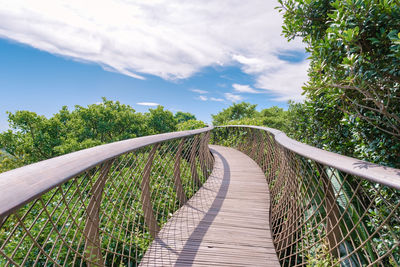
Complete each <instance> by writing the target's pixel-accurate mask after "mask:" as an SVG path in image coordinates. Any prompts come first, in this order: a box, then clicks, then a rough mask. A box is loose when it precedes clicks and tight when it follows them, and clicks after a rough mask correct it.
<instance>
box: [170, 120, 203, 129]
mask: <svg viewBox="0 0 400 267" xmlns="http://www.w3.org/2000/svg"><path fill="white" fill-rule="evenodd" d="M204 127H206V124H205V123H204V122H202V121H198V120H187V121H184V122H181V123H179V124H178V125H177V126H176V128H177V130H178V131H186V130H195V129H200V128H204Z"/></svg>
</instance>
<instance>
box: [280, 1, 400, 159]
mask: <svg viewBox="0 0 400 267" xmlns="http://www.w3.org/2000/svg"><path fill="white" fill-rule="evenodd" d="M279 2H280V4H281V7H280V11H281V12H283V17H284V26H283V32H284V34H285V36H286V37H287V38H288V39H289V40H291V39H293V38H295V37H300V38H302V40H303V42H304V43H305V44H306V45H307V48H306V49H307V51H308V53H309V55H310V57H309V58H310V69H309V77H310V79H309V81H308V83H307V84H306V86H304V91H305V94H306V95H307V102H306V103H305V104H304V105H300V106H296V107H294V108H293V109H292V111H293V110H296V112H300V113H304V112H306V113H307V114H304V116H305V117H309V118H310V119H312V120H315V121H311V125H319V126H320V127H318V128H316V129H315V130H317V133H318V134H319V135H317V136H316V138H317V139H319V137H320V136H325V138H327V133H328V132H330V133H332V135H334V136H332V135H330V139H331V140H330V141H332V142H330V141H328V140H325V141H323V140H322V139H319V141H322V142H323V143H325V144H326V143H327V142H330V143H331V144H329V145H328V146H329V147H330V148H334V149H336V151H340V152H345V151H348V150H349V149H347V148H345V147H346V146H353V150H356V151H362V152H360V153H358V154H359V155H364V156H366V157H367V158H366V159H368V160H370V161H374V162H379V163H385V162H386V163H385V164H389V165H393V164H395V165H396V164H398V163H395V162H393V161H392V160H393V157H392V159H389V158H387V157H386V158H385V157H375V156H374V155H376V153H384V154H385V153H389V151H390V153H394V154H392V156H396V155H397V157H398V155H399V151H400V148H399V146H398V145H396V144H398V143H399V141H400V105H399V104H398V103H399V100H400V34H399V29H400V19H399V17H400V6H399V4H398V2H397V1H373V0H365V1H356V0H348V1H339V0H335V1H333V0H325V1H315V0H280V1H279ZM300 107H302V109H303V110H300V109H301V108H300ZM322 111H326V112H322ZM300 113H299V114H300ZM317 114H318V117H317V116H316V115H317ZM305 117H303V118H301V117H298V116H297V117H296V116H292V118H294V119H295V123H296V124H298V123H297V122H296V120H297V119H296V118H300V119H305ZM333 122H335V123H336V126H335V125H334V124H333ZM325 123H326V124H325ZM333 128H335V129H336V131H335V132H333V131H332V129H333ZM306 132H309V133H310V136H309V137H311V132H312V131H306ZM344 133H346V134H347V135H348V136H347V137H346V136H344ZM342 137H344V139H345V140H348V142H347V141H346V145H344V144H343V142H345V141H339V140H340V139H341V138H342ZM308 139H310V138H308ZM333 140H336V141H333ZM382 140H384V144H381V143H382ZM350 143H352V144H351V145H350ZM371 144H373V145H372V147H371ZM343 145H344V147H341V146H343ZM393 145H394V146H395V148H394V149H393ZM343 148H344V149H343ZM368 150H369V151H368ZM346 153H347V152H346ZM368 154H369V156H368ZM381 160H384V161H385V162H382V161H381ZM386 160H389V161H386ZM397 166H398V165H397Z"/></svg>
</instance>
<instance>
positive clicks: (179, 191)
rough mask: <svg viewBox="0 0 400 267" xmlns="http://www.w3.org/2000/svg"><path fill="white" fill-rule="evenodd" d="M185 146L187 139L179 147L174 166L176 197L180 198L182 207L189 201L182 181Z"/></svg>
mask: <svg viewBox="0 0 400 267" xmlns="http://www.w3.org/2000/svg"><path fill="white" fill-rule="evenodd" d="M184 144H185V139H182V140H181V142H180V143H179V146H178V151H177V152H176V156H175V164H174V183H175V190H176V195H177V196H178V200H179V203H180V204H181V205H183V204H185V203H186V201H187V197H186V194H185V192H184V191H183V187H182V181H181V154H182V150H183V145H184Z"/></svg>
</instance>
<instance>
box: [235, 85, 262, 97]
mask: <svg viewBox="0 0 400 267" xmlns="http://www.w3.org/2000/svg"><path fill="white" fill-rule="evenodd" d="M232 87H233V89H234V90H235V91H236V92H239V93H251V94H258V93H260V92H258V91H256V90H254V89H253V88H251V87H250V86H249V85H243V84H237V83H234V84H232Z"/></svg>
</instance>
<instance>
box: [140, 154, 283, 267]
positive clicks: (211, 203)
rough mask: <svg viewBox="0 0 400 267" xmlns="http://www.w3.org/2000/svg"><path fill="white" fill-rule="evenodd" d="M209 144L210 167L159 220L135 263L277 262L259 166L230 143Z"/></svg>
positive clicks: (266, 188) (255, 263) (161, 264)
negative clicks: (178, 205) (205, 178)
mask: <svg viewBox="0 0 400 267" xmlns="http://www.w3.org/2000/svg"><path fill="white" fill-rule="evenodd" d="M210 147H211V149H212V152H213V154H214V157H215V167H214V171H213V173H212V174H211V176H210V177H209V179H208V181H207V182H206V183H205V184H204V185H203V187H202V188H201V189H200V190H199V191H198V192H197V193H196V195H195V196H194V197H193V198H191V199H190V200H189V201H188V202H187V203H186V205H184V206H183V207H182V208H181V209H179V210H178V211H177V212H176V213H175V214H174V216H173V217H172V218H171V219H170V220H169V221H168V223H167V224H166V225H164V227H163V228H162V229H161V231H160V232H159V234H158V237H157V238H156V239H155V240H154V241H153V243H152V245H151V247H150V248H149V249H148V251H147V252H146V254H145V256H144V257H143V259H142V263H141V266H280V265H279V262H278V258H277V256H276V253H275V249H274V245H273V242H272V237H271V232H270V227H269V190H268V186H267V183H266V180H265V177H264V174H263V172H262V171H261V169H260V167H258V165H257V164H256V163H255V162H254V161H253V160H252V159H250V158H249V157H248V156H246V155H245V154H243V153H241V152H239V151H237V150H235V149H232V148H227V147H222V146H210Z"/></svg>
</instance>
